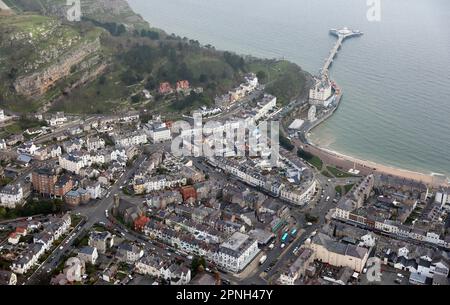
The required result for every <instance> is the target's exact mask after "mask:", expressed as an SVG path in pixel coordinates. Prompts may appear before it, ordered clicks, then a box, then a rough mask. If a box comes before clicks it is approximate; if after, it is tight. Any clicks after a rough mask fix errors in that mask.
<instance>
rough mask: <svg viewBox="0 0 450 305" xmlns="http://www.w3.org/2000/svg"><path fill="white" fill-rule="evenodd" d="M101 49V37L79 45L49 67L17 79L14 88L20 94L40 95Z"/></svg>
mask: <svg viewBox="0 0 450 305" xmlns="http://www.w3.org/2000/svg"><path fill="white" fill-rule="evenodd" d="M99 50H100V39H99V38H97V39H95V40H94V41H91V42H87V43H83V44H81V45H78V46H76V47H74V48H72V49H71V50H70V51H69V52H68V53H66V54H63V55H61V56H59V57H58V58H57V59H56V60H55V61H54V62H53V63H52V64H50V65H49V66H48V67H45V68H44V69H42V70H40V71H36V72H34V73H31V74H27V75H24V76H21V77H19V78H18V79H16V81H15V82H14V88H15V90H16V91H17V92H18V93H19V94H22V95H25V96H32V97H35V98H36V97H39V96H41V95H42V94H44V93H45V92H47V91H48V90H49V88H51V87H52V86H53V85H54V84H55V83H56V82H57V81H59V80H60V79H62V78H64V77H66V76H68V75H70V74H71V73H72V72H75V71H74V70H75V69H76V66H77V65H79V64H80V63H82V62H83V61H84V60H85V59H86V58H87V57H88V56H90V55H92V54H94V53H95V52H97V51H99Z"/></svg>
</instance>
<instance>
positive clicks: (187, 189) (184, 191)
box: [180, 185, 197, 201]
mask: <svg viewBox="0 0 450 305" xmlns="http://www.w3.org/2000/svg"><path fill="white" fill-rule="evenodd" d="M180 192H181V195H182V196H183V201H187V200H189V199H193V200H197V191H196V190H195V188H194V187H193V186H190V185H188V186H183V187H182V188H181V190H180Z"/></svg>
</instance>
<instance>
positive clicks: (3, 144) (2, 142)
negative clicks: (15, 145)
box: [0, 139, 8, 150]
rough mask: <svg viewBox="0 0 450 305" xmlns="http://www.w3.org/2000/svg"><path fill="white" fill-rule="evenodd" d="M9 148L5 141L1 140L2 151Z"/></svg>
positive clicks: (0, 147) (0, 148)
mask: <svg viewBox="0 0 450 305" xmlns="http://www.w3.org/2000/svg"><path fill="white" fill-rule="evenodd" d="M7 147H8V146H7V145H6V141H5V139H0V150H4V149H6V148H7Z"/></svg>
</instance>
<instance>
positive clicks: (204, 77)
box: [198, 74, 208, 83]
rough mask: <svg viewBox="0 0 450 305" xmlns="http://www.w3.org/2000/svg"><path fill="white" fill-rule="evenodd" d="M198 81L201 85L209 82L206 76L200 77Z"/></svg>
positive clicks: (201, 75)
mask: <svg viewBox="0 0 450 305" xmlns="http://www.w3.org/2000/svg"><path fill="white" fill-rule="evenodd" d="M198 81H199V82H201V83H206V82H208V75H206V74H200V77H199V78H198Z"/></svg>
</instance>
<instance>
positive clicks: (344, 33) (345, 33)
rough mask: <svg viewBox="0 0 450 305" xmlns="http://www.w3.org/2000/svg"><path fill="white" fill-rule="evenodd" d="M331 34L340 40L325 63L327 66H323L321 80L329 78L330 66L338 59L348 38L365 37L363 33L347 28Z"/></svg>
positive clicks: (333, 31) (334, 30)
mask: <svg viewBox="0 0 450 305" xmlns="http://www.w3.org/2000/svg"><path fill="white" fill-rule="evenodd" d="M330 34H332V35H334V36H337V38H338V40H337V42H336V44H335V45H334V47H333V49H332V50H331V52H330V55H329V57H328V58H327V60H326V61H325V64H324V65H323V67H322V69H321V70H320V74H321V78H324V77H327V78H328V72H329V69H330V66H331V64H332V63H333V61H334V58H335V57H336V55H337V53H338V52H339V49H340V48H341V47H342V43H343V42H344V40H345V39H347V38H350V37H356V36H361V35H363V33H362V32H360V31H354V30H349V29H348V28H346V27H345V28H343V29H340V30H336V29H331V30H330Z"/></svg>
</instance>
